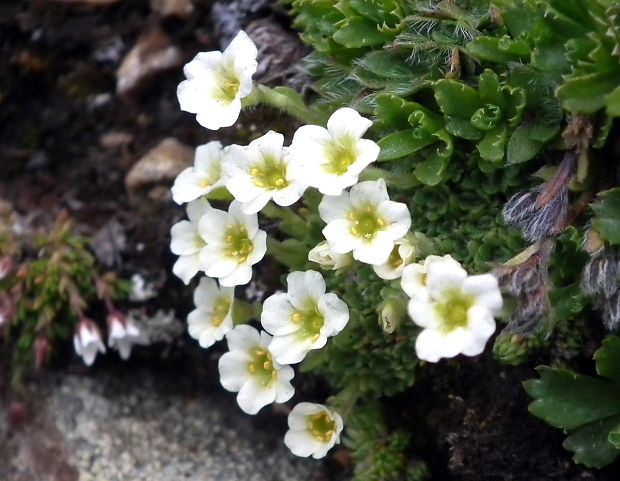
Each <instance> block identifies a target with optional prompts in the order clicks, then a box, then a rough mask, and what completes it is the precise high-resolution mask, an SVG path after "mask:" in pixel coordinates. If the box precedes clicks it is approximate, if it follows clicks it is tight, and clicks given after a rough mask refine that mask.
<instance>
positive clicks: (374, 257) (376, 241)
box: [353, 231, 394, 264]
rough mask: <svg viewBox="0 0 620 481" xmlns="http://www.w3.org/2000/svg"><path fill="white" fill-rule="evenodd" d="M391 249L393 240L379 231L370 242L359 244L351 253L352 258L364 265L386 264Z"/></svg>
mask: <svg viewBox="0 0 620 481" xmlns="http://www.w3.org/2000/svg"><path fill="white" fill-rule="evenodd" d="M393 248H394V240H393V239H392V238H391V236H390V235H388V234H387V233H385V232H383V231H380V232H377V233H375V235H373V236H372V240H371V241H370V242H367V241H362V242H360V244H359V245H358V246H357V248H356V249H355V250H354V251H353V258H354V259H357V260H358V261H360V262H364V263H366V264H383V263H385V262H387V260H388V258H389V257H390V253H391V252H392V249H393Z"/></svg>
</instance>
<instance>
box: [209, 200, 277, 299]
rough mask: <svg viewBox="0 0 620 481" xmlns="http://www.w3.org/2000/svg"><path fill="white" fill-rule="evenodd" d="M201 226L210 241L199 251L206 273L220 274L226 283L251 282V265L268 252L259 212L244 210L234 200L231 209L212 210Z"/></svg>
mask: <svg viewBox="0 0 620 481" xmlns="http://www.w3.org/2000/svg"><path fill="white" fill-rule="evenodd" d="M198 230H199V231H200V234H201V236H202V237H203V238H204V239H205V241H206V242H207V246H206V247H205V248H204V249H202V250H201V251H200V254H199V257H200V264H201V265H202V268H203V269H204V271H205V274H207V276H209V277H217V278H218V279H219V280H220V284H221V285H222V286H226V287H231V286H238V285H241V284H247V283H248V282H250V279H251V278H252V266H253V265H254V264H256V263H257V262H258V261H260V260H261V259H262V258H263V257H264V256H265V252H267V234H266V233H265V231H263V230H260V229H259V228H258V217H257V215H256V214H253V215H246V214H244V213H243V212H242V211H241V204H240V203H239V202H237V201H235V200H234V201H232V202H231V204H230V207H229V208H228V212H225V211H223V210H218V209H211V210H209V211H208V212H207V213H206V214H205V215H203V216H202V218H201V219H200V222H199V224H198Z"/></svg>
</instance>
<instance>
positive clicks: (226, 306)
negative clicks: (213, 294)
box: [211, 297, 232, 327]
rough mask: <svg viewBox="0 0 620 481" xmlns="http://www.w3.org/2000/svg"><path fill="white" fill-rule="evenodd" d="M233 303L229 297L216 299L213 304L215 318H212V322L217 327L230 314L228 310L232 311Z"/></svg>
mask: <svg viewBox="0 0 620 481" xmlns="http://www.w3.org/2000/svg"><path fill="white" fill-rule="evenodd" d="M231 304H232V302H231V300H230V299H229V298H228V297H220V298H219V299H217V300H216V301H215V304H214V306H213V318H212V319H211V324H213V325H214V326H215V327H219V326H220V325H221V324H222V322H224V319H226V316H227V315H228V311H230V305H231Z"/></svg>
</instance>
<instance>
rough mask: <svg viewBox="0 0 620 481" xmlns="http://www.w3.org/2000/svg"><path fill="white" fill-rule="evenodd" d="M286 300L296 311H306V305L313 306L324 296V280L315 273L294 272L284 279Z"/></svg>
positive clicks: (319, 274)
mask: <svg viewBox="0 0 620 481" xmlns="http://www.w3.org/2000/svg"><path fill="white" fill-rule="evenodd" d="M286 283H287V285H288V298H289V300H290V301H291V304H292V305H293V306H294V307H296V308H297V309H307V308H308V304H310V305H311V306H315V305H316V303H317V301H318V300H319V298H320V297H321V296H322V295H323V294H325V289H326V287H325V279H323V276H322V275H321V273H320V272H317V271H312V270H310V271H305V272H301V271H295V272H291V273H290V274H289V275H288V276H287V277H286Z"/></svg>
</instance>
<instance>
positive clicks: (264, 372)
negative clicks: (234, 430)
mask: <svg viewBox="0 0 620 481" xmlns="http://www.w3.org/2000/svg"><path fill="white" fill-rule="evenodd" d="M226 340H227V341H228V349H229V352H227V353H225V354H224V355H222V357H220V361H219V363H218V369H219V371H220V382H221V383H222V386H224V389H226V390H228V391H231V392H239V394H237V403H238V404H239V407H240V408H241V409H242V410H243V411H245V412H246V413H248V414H256V413H257V412H258V411H260V409H261V408H262V407H263V406H266V405H267V404H271V403H272V402H277V403H283V402H286V401H288V400H289V399H290V398H291V397H293V394H294V392H295V389H294V388H293V386H292V385H291V382H290V381H291V379H293V376H294V371H293V368H292V367H290V366H281V365H280V364H278V362H276V361H274V360H273V359H272V357H271V353H270V352H269V349H268V348H267V346H268V344H269V341H271V336H270V335H269V334H267V333H266V332H261V333H260V334H259V332H258V331H257V330H256V329H254V328H253V327H251V326H248V325H240V326H236V327H235V328H233V330H232V331H230V332H229V333H228V334H227V335H226Z"/></svg>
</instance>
